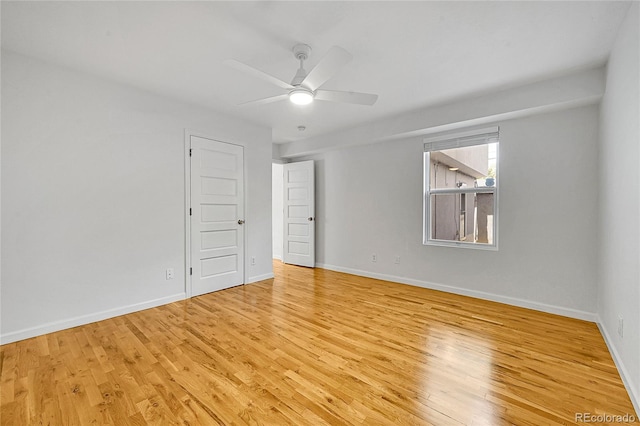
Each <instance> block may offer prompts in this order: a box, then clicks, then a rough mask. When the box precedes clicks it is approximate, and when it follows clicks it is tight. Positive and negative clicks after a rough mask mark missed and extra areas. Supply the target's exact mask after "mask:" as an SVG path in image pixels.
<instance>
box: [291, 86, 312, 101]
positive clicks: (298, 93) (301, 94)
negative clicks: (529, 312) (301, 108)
mask: <svg viewBox="0 0 640 426" xmlns="http://www.w3.org/2000/svg"><path fill="white" fill-rule="evenodd" d="M289 100H290V101H291V102H293V103H294V104H296V105H309V104H310V103H311V102H313V92H312V91H311V90H307V89H303V88H297V89H293V90H292V91H290V92H289Z"/></svg>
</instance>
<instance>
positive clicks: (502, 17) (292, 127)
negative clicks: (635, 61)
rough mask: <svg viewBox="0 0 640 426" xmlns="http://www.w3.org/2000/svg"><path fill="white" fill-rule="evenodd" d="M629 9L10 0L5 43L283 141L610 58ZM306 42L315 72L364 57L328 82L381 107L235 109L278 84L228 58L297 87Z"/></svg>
mask: <svg viewBox="0 0 640 426" xmlns="http://www.w3.org/2000/svg"><path fill="white" fill-rule="evenodd" d="M629 6H630V3H628V2H611V1H602V2H488V1H487V2H431V1H411V2H398V1H387V2H364V1H353V2H345V1H339V2H324V1H318V2H311V1H299V2H267V1H263V2H221V1H217V2H154V1H151V2H53V1H47V2H24V1H20V2H7V1H3V2H2V5H1V7H2V47H3V48H5V49H10V50H13V51H16V52H19V53H23V54H26V55H29V56H35V57H39V58H42V59H45V60H48V61H51V62H54V63H59V64H62V65H66V66H69V67H72V68H77V69H80V70H82V71H86V72H89V73H92V74H97V75H100V76H103V77H106V78H109V79H113V80H117V81H120V82H124V83H127V84H131V85H134V86H137V87H140V88H143V89H146V90H149V91H153V92H156V93H159V94H162V95H166V96H169V97H172V98H175V99H179V100H183V101H187V102H191V103H196V104H200V105H203V106H207V107H210V108H213V109H216V110H220V111H224V112H225V113H227V114H231V115H234V116H237V117H241V118H243V119H246V120H249V121H251V122H254V123H258V124H262V125H266V126H269V127H271V128H273V139H274V142H277V143H279V142H289V141H296V140H300V139H304V138H308V137H313V136H317V135H321V134H324V133H328V132H331V131H335V130H338V129H341V128H345V127H349V126H353V125H356V124H362V123H365V122H370V121H375V120H378V119H381V118H382V117H388V116H392V115H397V114H401V113H403V112H407V111H410V110H414V109H417V108H423V107H426V106H429V105H433V104H437V103H442V102H446V101H451V100H454V99H459V98H463V97H468V96H472V95H477V94H482V93H486V92H488V91H492V90H496V89H499V88H505V87H510V86H514V85H518V84H523V83H528V82H532V81H536V80H540V79H544V78H549V77H553V76H557V75H561V74H564V73H567V72H571V71H574V70H577V69H583V68H588V67H593V66H599V65H602V64H604V63H605V61H606V59H607V57H608V54H609V52H610V49H611V46H612V44H613V41H614V39H615V36H616V33H617V29H618V27H619V25H620V24H621V22H622V20H623V18H624V15H625V14H626V12H627V10H628V8H629ZM301 42H302V43H307V44H309V45H311V47H312V49H313V51H312V54H311V58H310V59H309V61H308V63H307V66H306V68H307V70H309V69H310V68H312V67H313V66H314V65H315V63H316V62H317V61H318V60H319V59H320V57H322V55H323V54H324V53H325V52H326V51H327V50H328V49H329V48H330V47H331V46H333V45H339V46H341V47H343V48H345V49H346V50H348V51H349V52H350V53H351V54H353V56H354V59H353V61H352V62H351V63H349V64H348V65H347V66H346V67H344V68H343V69H342V70H341V71H340V72H339V73H338V74H336V75H335V76H334V78H332V79H331V80H329V81H328V82H327V83H326V84H325V85H324V86H323V88H324V89H330V90H351V91H359V92H367V93H377V94H379V96H380V97H379V99H378V102H377V103H376V104H375V105H374V106H373V107H367V106H357V105H346V104H334V103H328V102H321V101H317V102H314V103H313V104H312V105H309V106H306V107H298V106H294V105H292V104H290V103H289V102H279V103H273V104H268V105H262V106H251V107H238V106H237V104H238V103H240V102H244V101H248V100H252V99H258V98H262V97H267V96H271V95H276V94H280V93H281V92H280V89H279V88H277V87H275V86H271V85H270V84H268V83H266V82H264V81H262V80H257V79H255V78H252V77H251V76H248V75H245V74H242V73H239V72H237V71H235V70H233V69H231V68H228V67H227V66H225V65H223V63H222V62H223V61H224V60H225V59H229V58H233V59H237V60H239V61H241V62H245V63H247V64H249V65H251V66H254V67H256V68H259V69H261V70H263V71H265V72H268V73H270V74H272V75H274V76H276V77H278V78H280V79H282V80H285V81H290V80H291V79H292V77H293V75H294V74H295V71H296V69H297V65H298V64H297V61H296V60H295V59H294V57H293V54H292V53H291V48H292V47H293V45H294V44H296V43H301ZM299 125H304V126H306V127H307V130H306V131H305V132H299V131H298V130H297V127H298V126H299Z"/></svg>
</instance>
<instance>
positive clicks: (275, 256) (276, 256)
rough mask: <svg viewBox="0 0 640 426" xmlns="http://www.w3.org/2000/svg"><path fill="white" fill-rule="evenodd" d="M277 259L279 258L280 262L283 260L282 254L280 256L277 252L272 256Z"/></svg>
mask: <svg viewBox="0 0 640 426" xmlns="http://www.w3.org/2000/svg"><path fill="white" fill-rule="evenodd" d="M272 257H273V258H274V259H275V260H279V261H280V262H282V256H278V255H277V254H274V255H273V256H272Z"/></svg>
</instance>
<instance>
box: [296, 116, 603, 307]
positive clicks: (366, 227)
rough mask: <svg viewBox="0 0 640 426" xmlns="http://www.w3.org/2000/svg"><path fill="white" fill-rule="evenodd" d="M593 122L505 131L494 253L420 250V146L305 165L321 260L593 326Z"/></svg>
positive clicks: (504, 127) (328, 157) (350, 152)
mask: <svg viewBox="0 0 640 426" xmlns="http://www.w3.org/2000/svg"><path fill="white" fill-rule="evenodd" d="M597 123H598V109H597V107H596V106H586V107H581V108H576V109H571V110H565V111H559V112H553V113H547V114H543V115H535V116H530V117H527V118H521V119H514V120H509V121H505V122H500V123H497V124H499V125H500V141H501V146H500V161H501V163H500V171H499V173H500V192H499V196H500V200H499V208H500V211H499V214H500V222H499V251H497V252H496V251H485V250H473V249H462V248H447V247H434V246H423V245H422V182H423V174H422V151H423V144H422V141H421V140H420V139H419V138H418V139H412V140H406V141H392V142H384V143H378V144H372V145H368V146H360V147H350V148H346V149H343V150H336V151H331V152H327V153H324V154H317V155H314V156H311V157H308V158H311V159H314V160H316V191H317V192H316V197H317V198H316V200H317V201H316V214H317V223H316V226H317V233H316V235H317V245H316V250H317V251H316V256H317V262H318V263H319V264H320V266H322V267H325V268H329V269H336V270H342V271H346V272H352V273H356V274H361V275H365V276H374V277H381V278H387V279H391V280H394V281H399V282H406V283H411V284H416V285H423V286H427V287H433V288H440V289H444V290H447V291H452V292H456V293H462V294H470V295H473V296H479V297H485V298H489V299H493V300H499V301H504V302H508V303H513V304H515V305H521V306H530V307H533V308H536V309H540V310H545V311H550V312H557V313H561V314H564V315H569V316H574V317H578V318H586V319H595V315H594V314H595V312H596V280H595V274H596V266H595V265H596V249H597V244H596V243H597V239H596V232H595V224H596V212H597V205H596V202H597V196H596V194H595V192H594V189H593V185H595V183H596V179H597V156H596V155H597V150H596V144H597V135H598V127H597ZM372 253H376V254H377V262H376V263H373V262H371V254H372ZM395 256H400V264H395V263H394V260H395Z"/></svg>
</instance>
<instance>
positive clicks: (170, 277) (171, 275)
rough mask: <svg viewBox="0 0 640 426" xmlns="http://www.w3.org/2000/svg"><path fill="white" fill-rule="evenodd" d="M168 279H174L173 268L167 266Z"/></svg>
mask: <svg viewBox="0 0 640 426" xmlns="http://www.w3.org/2000/svg"><path fill="white" fill-rule="evenodd" d="M167 279H168V280H172V279H173V268H167Z"/></svg>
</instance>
